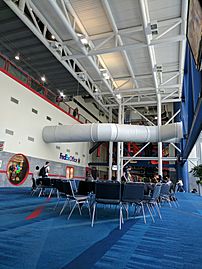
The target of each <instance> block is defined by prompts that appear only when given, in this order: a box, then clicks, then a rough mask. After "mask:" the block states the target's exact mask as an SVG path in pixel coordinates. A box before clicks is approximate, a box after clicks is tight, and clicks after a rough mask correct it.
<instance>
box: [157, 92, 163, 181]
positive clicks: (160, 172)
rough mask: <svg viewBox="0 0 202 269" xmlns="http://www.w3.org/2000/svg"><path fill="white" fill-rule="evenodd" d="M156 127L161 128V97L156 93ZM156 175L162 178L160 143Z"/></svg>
mask: <svg viewBox="0 0 202 269" xmlns="http://www.w3.org/2000/svg"><path fill="white" fill-rule="evenodd" d="M157 117H158V118H157V125H158V127H160V126H161V95H160V93H157ZM158 174H159V175H161V176H163V164H162V142H158Z"/></svg>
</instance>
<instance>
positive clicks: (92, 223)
mask: <svg viewBox="0 0 202 269" xmlns="http://www.w3.org/2000/svg"><path fill="white" fill-rule="evenodd" d="M95 210H96V202H94V204H93V215H92V222H91V227H93V225H94V218H95Z"/></svg>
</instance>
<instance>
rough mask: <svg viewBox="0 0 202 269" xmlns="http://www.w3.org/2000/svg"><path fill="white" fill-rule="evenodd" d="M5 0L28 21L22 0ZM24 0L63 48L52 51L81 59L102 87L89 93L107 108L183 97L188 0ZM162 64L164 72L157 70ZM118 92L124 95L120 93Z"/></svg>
mask: <svg viewBox="0 0 202 269" xmlns="http://www.w3.org/2000/svg"><path fill="white" fill-rule="evenodd" d="M4 1H5V2H6V3H7V4H9V6H10V7H11V8H12V9H13V10H14V11H15V12H16V14H17V15H18V16H20V18H21V19H22V20H24V21H26V18H24V17H23V15H21V13H20V11H17V9H19V6H18V5H16V4H14V3H13V2H12V1H11V0H4ZM14 2H15V1H14ZM17 2H18V4H19V1H17ZM20 2H21V4H24V3H25V4H26V5H27V7H28V9H30V8H31V9H32V11H33V12H34V14H33V15H35V16H36V17H37V18H39V19H40V20H41V22H42V23H43V24H44V27H46V28H47V29H48V30H49V31H50V32H51V33H52V34H54V36H55V37H56V41H54V42H57V43H58V44H59V46H60V47H61V49H62V50H64V53H61V54H59V52H57V51H56V49H55V51H53V53H58V57H57V58H58V60H59V61H60V62H61V63H62V64H63V65H64V66H65V65H68V64H70V62H69V61H70V60H73V61H74V62H76V63H78V64H79V66H80V67H81V70H82V72H83V73H85V76H86V77H85V79H86V80H90V85H92V84H93V85H95V87H96V88H98V92H96V93H95V92H94V91H93V90H92V89H88V91H89V93H90V94H91V95H92V96H93V97H94V98H95V99H96V100H98V101H99V102H100V104H101V105H102V106H103V107H104V108H106V109H108V107H109V106H117V105H118V103H124V104H125V106H128V107H129V106H130V105H133V106H134V107H136V106H137V103H138V102H140V103H141V104H142V106H144V103H145V105H151V106H156V104H157V94H160V95H161V98H162V99H164V103H166V102H168V103H170V102H171V103H172V102H175V101H179V100H180V97H181V88H182V77H183V66H184V55H185V42H186V39H185V34H186V17H187V15H186V13H187V4H188V3H187V2H188V0H170V1H167V0H124V1H122V0H56V1H52V0H46V1H41V0H29V1H28V0H20ZM22 10H23V8H22ZM22 14H23V13H22ZM153 23H157V25H158V34H157V35H152V34H151V24H153ZM27 25H28V24H27ZM29 27H30V29H31V30H33V31H35V32H36V31H37V28H38V27H37V23H35V25H33V27H32V26H29ZM44 31H45V30H44ZM77 33H80V34H83V36H85V37H86V38H87V40H88V45H87V46H86V45H83V44H82V43H81V41H80V40H79V37H78V35H77ZM36 34H37V35H38V37H39V38H40V39H41V40H42V42H44V44H45V42H47V40H45V41H44V40H43V38H44V39H45V36H43V32H42V33H40V31H39V33H36ZM48 42H49V43H48V44H49V49H50V50H53V49H52V47H51V48H50V46H52V44H53V41H52V43H51V42H50V41H48ZM158 66H160V67H162V72H161V71H160V72H156V67H158ZM104 69H106V70H107V71H108V72H109V74H110V80H106V79H105V78H103V75H102V72H103V70H104ZM68 71H71V70H69V69H68ZM74 71H75V70H73V71H72V72H74ZM72 74H73V73H72ZM73 75H74V77H77V75H78V74H77V73H76V72H75V74H73ZM84 83H85V82H84ZM86 87H89V85H87V86H86ZM118 93H120V95H121V97H122V98H121V100H120V99H118V98H117V96H116V95H117V94H118ZM133 96H134V97H133ZM128 98H129V99H128ZM127 100H128V101H127Z"/></svg>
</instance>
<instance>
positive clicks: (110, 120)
mask: <svg viewBox="0 0 202 269" xmlns="http://www.w3.org/2000/svg"><path fill="white" fill-rule="evenodd" d="M109 122H110V123H112V108H111V107H110V108H109ZM112 161H113V142H111V141H110V142H109V171H108V179H109V180H111V179H112Z"/></svg>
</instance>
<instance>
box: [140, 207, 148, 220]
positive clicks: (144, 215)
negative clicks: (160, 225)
mask: <svg viewBox="0 0 202 269" xmlns="http://www.w3.org/2000/svg"><path fill="white" fill-rule="evenodd" d="M140 204H141V207H142V214H143V218H144V223H145V224H146V223H147V221H146V216H145V212H144V205H143V203H140Z"/></svg>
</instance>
